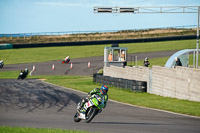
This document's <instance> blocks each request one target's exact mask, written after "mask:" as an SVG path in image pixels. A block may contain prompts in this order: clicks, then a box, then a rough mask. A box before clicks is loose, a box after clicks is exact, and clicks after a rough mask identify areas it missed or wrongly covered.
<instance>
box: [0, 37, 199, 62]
mask: <svg viewBox="0 0 200 133" xmlns="http://www.w3.org/2000/svg"><path fill="white" fill-rule="evenodd" d="M110 46H111V45H110V44H107V45H88V46H65V47H43V48H23V49H9V50H1V54H0V60H4V63H5V64H19V63H31V62H44V61H52V60H62V59H63V58H64V57H66V56H67V55H70V58H71V59H74V58H85V57H91V56H103V54H104V53H103V52H104V47H110ZM119 46H120V47H127V48H128V53H141V52H153V51H167V50H180V49H193V48H195V47H196V40H179V41H165V42H148V43H129V44H120V45H119Z"/></svg>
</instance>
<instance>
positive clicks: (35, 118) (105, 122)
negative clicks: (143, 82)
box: [0, 51, 200, 133]
mask: <svg viewBox="0 0 200 133" xmlns="http://www.w3.org/2000/svg"><path fill="white" fill-rule="evenodd" d="M174 52H175V51H164V52H152V53H140V54H134V55H137V56H138V59H144V58H145V57H146V56H148V57H149V58H150V59H151V58H155V57H165V56H170V55H172V54H173V53H174ZM134 55H131V56H134ZM88 61H90V62H91V67H90V68H88V67H87V63H88ZM71 62H72V63H73V68H72V69H70V65H69V64H67V65H66V64H64V65H63V64H61V61H51V62H43V63H30V64H19V65H5V67H4V68H3V69H0V71H9V70H21V69H24V68H25V67H28V68H29V69H30V70H31V69H32V66H33V65H35V66H36V71H35V72H33V75H91V74H93V73H94V72H97V71H98V70H99V69H100V68H102V67H103V57H91V58H86V59H85V58H84V59H81V58H80V59H74V60H72V61H71ZM52 64H55V68H56V69H55V70H51V66H52ZM91 89H92V88H91ZM85 96H86V94H85V93H82V92H77V91H74V90H71V89H67V88H64V87H59V86H56V85H52V84H49V83H46V82H43V81H40V80H34V79H26V80H16V79H0V125H7V126H19V127H34V128H61V129H72V130H85V131H98V132H106V133H161V132H162V133H200V118H196V117H188V116H184V115H177V114H173V113H168V112H163V111H157V110H152V109H146V108H140V107H135V106H130V105H125V104H121V103H117V102H113V101H111V100H110V101H108V105H107V107H106V109H104V110H103V111H102V113H100V114H98V115H97V116H96V117H95V118H94V119H93V120H92V122H91V123H85V122H84V121H81V122H80V123H75V122H74V121H73V116H74V114H75V111H76V104H77V103H78V102H79V101H80V100H81V99H82V98H83V97H85Z"/></svg>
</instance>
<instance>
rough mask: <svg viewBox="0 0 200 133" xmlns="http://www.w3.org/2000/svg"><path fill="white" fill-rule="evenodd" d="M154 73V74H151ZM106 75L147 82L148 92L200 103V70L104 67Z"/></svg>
mask: <svg viewBox="0 0 200 133" xmlns="http://www.w3.org/2000/svg"><path fill="white" fill-rule="evenodd" d="M151 71H152V73H151ZM104 75H105V76H111V77H116V78H124V79H131V80H138V81H146V82H147V92H148V93H153V94H156V95H161V96H166V97H174V98H179V99H186V100H191V101H200V69H194V68H187V67H176V68H165V67H160V66H153V67H152V70H150V68H147V67H125V68H122V67H116V66H111V67H104Z"/></svg>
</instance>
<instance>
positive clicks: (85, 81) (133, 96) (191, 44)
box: [0, 40, 200, 133]
mask: <svg viewBox="0 0 200 133" xmlns="http://www.w3.org/2000/svg"><path fill="white" fill-rule="evenodd" d="M106 46H110V44H108V45H93V46H73V47H72V46H70V47H45V48H27V49H10V50H0V60H1V59H3V60H4V61H5V64H18V63H30V62H43V61H52V60H61V59H63V58H64V57H65V56H67V55H70V56H71V59H74V58H83V57H90V56H103V49H104V47H106ZM120 47H128V53H139V52H153V51H167V50H180V49H191V48H192V49H193V48H195V47H196V40H186V41H168V42H152V43H134V44H120ZM167 59H168V57H164V58H155V59H150V63H151V65H152V64H153V65H160V66H164V64H165V62H166V61H167ZM129 65H131V64H130V63H129ZM138 65H143V61H142V60H141V61H138ZM151 65H150V67H151ZM190 65H191V62H190ZM18 74H19V71H6V72H0V79H10V78H12V79H16V78H17V76H18ZM28 78H42V79H47V80H46V82H50V83H53V84H57V85H60V86H64V87H68V88H73V89H75V90H80V91H83V92H89V91H91V89H93V88H96V87H99V86H100V84H98V83H93V81H92V77H91V76H64V75H62V76H42V75H40V76H28ZM109 87H110V90H109V93H108V95H109V99H113V100H116V101H120V102H124V103H129V104H133V105H137V106H141V107H149V108H155V109H161V110H167V111H171V112H176V113H181V114H187V115H193V116H200V102H193V101H187V100H179V99H176V98H169V97H161V96H157V95H153V94H148V93H134V92H131V91H126V90H123V89H120V88H116V87H112V86H109ZM33 132H34V133H35V132H37V133H44V132H48V133H65V132H67V133H68V132H69V133H87V132H82V131H71V130H60V129H55V130H54V129H32V128H18V127H15V128H13V127H5V126H3V127H0V133H33Z"/></svg>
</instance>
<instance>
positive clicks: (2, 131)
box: [0, 126, 91, 133]
mask: <svg viewBox="0 0 200 133" xmlns="http://www.w3.org/2000/svg"><path fill="white" fill-rule="evenodd" d="M0 133H91V132H86V131H73V130H63V129H44V128H24V127H8V126H0Z"/></svg>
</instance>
